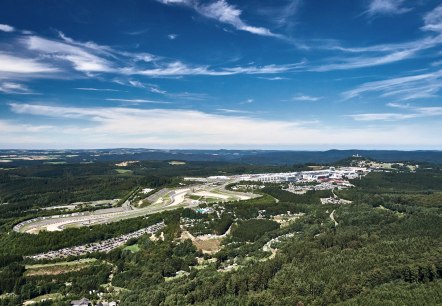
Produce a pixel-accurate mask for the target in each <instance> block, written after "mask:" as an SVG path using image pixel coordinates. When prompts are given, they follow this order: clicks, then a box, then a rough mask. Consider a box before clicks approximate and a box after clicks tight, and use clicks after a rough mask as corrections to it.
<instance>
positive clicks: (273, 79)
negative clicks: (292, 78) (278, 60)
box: [258, 77, 289, 81]
mask: <svg viewBox="0 0 442 306" xmlns="http://www.w3.org/2000/svg"><path fill="white" fill-rule="evenodd" d="M258 79H262V80H267V81H281V80H288V79H289V78H284V77H258Z"/></svg>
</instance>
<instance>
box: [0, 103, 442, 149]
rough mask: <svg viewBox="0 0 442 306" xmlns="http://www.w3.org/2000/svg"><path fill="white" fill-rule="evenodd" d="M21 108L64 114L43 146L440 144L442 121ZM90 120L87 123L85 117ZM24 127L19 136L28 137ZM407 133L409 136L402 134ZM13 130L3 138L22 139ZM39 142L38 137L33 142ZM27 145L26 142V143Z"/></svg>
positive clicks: (20, 109)
mask: <svg viewBox="0 0 442 306" xmlns="http://www.w3.org/2000/svg"><path fill="white" fill-rule="evenodd" d="M10 106H11V110H12V111H13V112H15V113H19V114H27V115H33V116H44V117H53V118H65V120H62V122H63V124H66V125H60V126H57V128H55V129H53V130H51V132H48V131H46V132H45V133H44V134H42V136H44V137H42V139H46V140H41V141H40V143H39V144H38V146H39V147H44V146H48V144H47V142H49V145H50V146H52V147H55V146H56V147H72V144H73V143H74V144H75V145H76V146H77V147H81V148H91V147H93V148H97V147H108V146H110V147H122V146H123V147H157V148H269V147H270V148H310V149H311V148H331V147H333V148H349V147H355V146H359V147H370V148H379V147H383V148H385V147H396V148H398V147H401V146H412V147H414V148H416V147H419V146H420V148H424V147H429V148H441V145H440V137H439V132H440V128H441V126H440V125H437V124H436V125H432V126H428V125H415V124H406V125H400V124H396V125H393V126H390V127H389V128H385V127H384V126H369V127H354V128H352V129H347V128H339V127H333V126H329V127H328V126H326V125H324V124H322V123H314V124H312V123H309V124H305V123H303V122H297V121H284V120H267V119H259V118H249V117H246V116H245V115H241V116H235V114H229V115H216V114H208V113H204V112H200V111H192V110H165V109H137V108H123V107H119V108H115V107H112V108H102V107H90V108H84V107H61V106H49V105H31V104H17V103H15V104H11V105H10ZM85 121H86V122H89V123H88V124H87V125H86V126H84V125H81V123H82V122H83V123H84V122H85ZM27 135H28V134H27V133H23V134H21V135H19V136H21V137H26V136H27ZM403 135H407V137H403ZM14 136H15V138H13V137H12V136H11V135H9V134H8V133H4V134H2V135H0V143H2V144H3V146H5V145H8V144H9V143H12V142H14V143H15V141H16V140H14V139H16V138H18V139H20V137H19V136H17V135H14ZM31 143H32V144H33V146H34V147H35V146H36V145H35V144H34V143H35V139H34V141H33V142H31ZM22 146H23V144H22Z"/></svg>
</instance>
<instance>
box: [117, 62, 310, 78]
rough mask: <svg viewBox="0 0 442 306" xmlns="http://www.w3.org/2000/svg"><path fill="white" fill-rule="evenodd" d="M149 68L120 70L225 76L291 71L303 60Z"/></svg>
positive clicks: (151, 73)
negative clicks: (279, 62) (225, 65)
mask: <svg viewBox="0 0 442 306" xmlns="http://www.w3.org/2000/svg"><path fill="white" fill-rule="evenodd" d="M158 66H159V67H155V68H151V69H136V68H123V69H121V70H120V71H121V72H122V73H123V74H127V75H136V74H138V75H145V76H151V77H167V76H184V75H211V76H225V75H235V74H277V73H284V72H292V71H296V70H299V69H300V68H302V67H304V62H300V63H295V64H286V65H264V66H244V67H242V66H237V67H226V68H221V69H219V70H214V69H211V68H210V67H209V66H189V65H186V64H184V63H182V62H180V61H175V62H172V63H167V64H164V65H162V66H161V65H158Z"/></svg>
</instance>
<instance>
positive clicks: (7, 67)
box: [0, 53, 58, 77]
mask: <svg viewBox="0 0 442 306" xmlns="http://www.w3.org/2000/svg"><path fill="white" fill-rule="evenodd" d="M56 71H58V69H57V68H55V67H53V66H51V65H49V64H45V63H42V62H40V61H38V60H35V59H32V58H24V57H18V56H14V55H9V54H6V53H0V77H1V76H2V74H30V73H50V72H56Z"/></svg>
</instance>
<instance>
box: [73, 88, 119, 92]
mask: <svg viewBox="0 0 442 306" xmlns="http://www.w3.org/2000/svg"><path fill="white" fill-rule="evenodd" d="M75 89H77V90H84V91H119V90H118V89H111V88H93V87H77V88H75Z"/></svg>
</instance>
